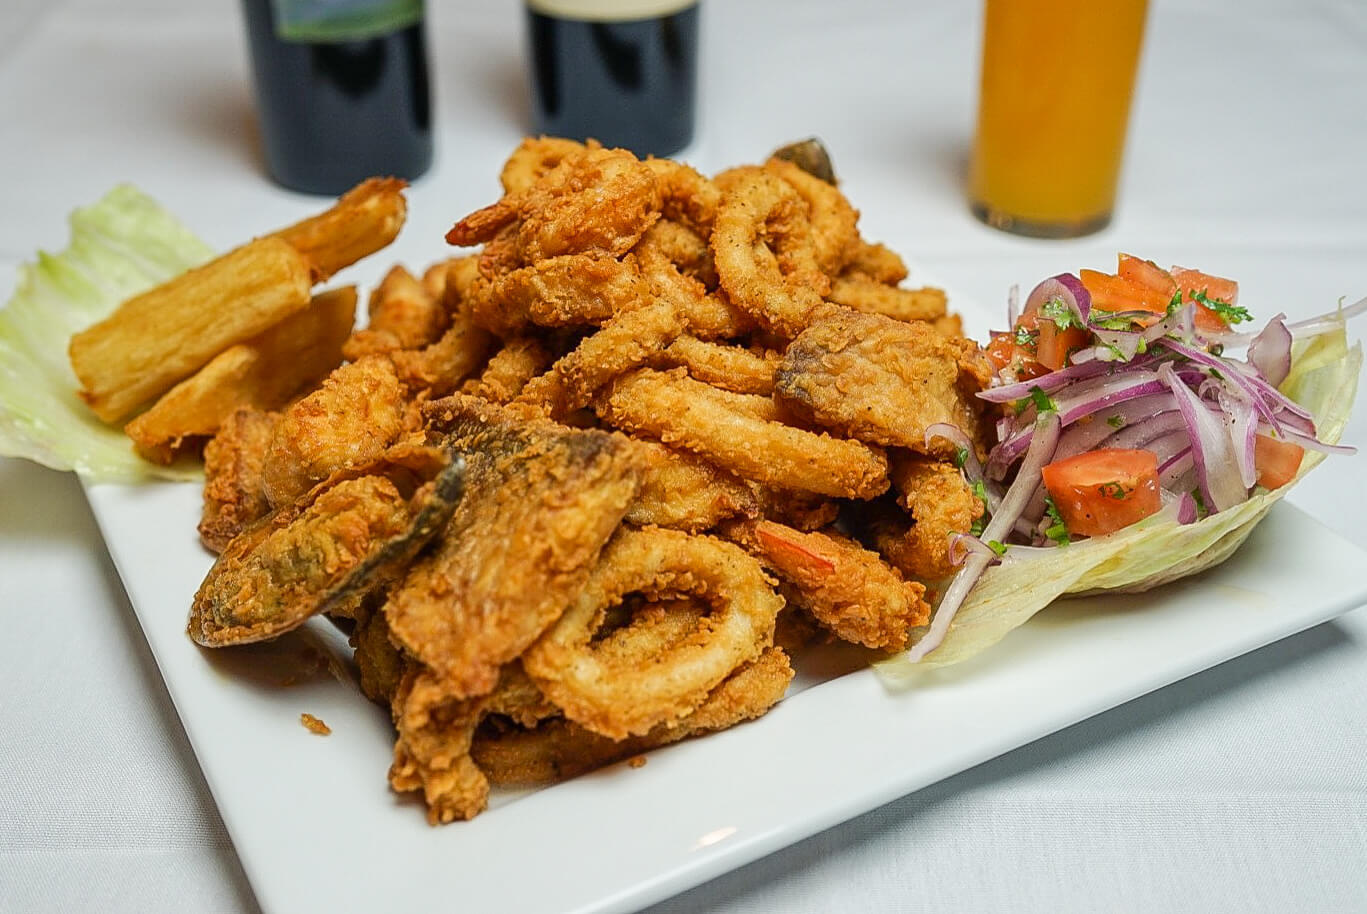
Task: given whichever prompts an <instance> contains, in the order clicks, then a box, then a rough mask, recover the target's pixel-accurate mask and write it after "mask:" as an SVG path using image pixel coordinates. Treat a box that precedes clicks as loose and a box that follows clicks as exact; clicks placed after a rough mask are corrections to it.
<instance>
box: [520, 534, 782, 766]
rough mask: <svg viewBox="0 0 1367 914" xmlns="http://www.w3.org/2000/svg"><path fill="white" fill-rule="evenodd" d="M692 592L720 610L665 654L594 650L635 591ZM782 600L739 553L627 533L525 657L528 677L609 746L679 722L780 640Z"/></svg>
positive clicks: (683, 538) (686, 538)
mask: <svg viewBox="0 0 1367 914" xmlns="http://www.w3.org/2000/svg"><path fill="white" fill-rule="evenodd" d="M638 591H639V592H644V593H646V594H647V595H649V594H666V595H675V594H692V595H694V596H697V597H700V598H702V599H703V600H704V601H706V602H707V603H708V604H710V606H711V607H712V612H711V613H709V614H707V615H705V616H699V617H698V627H697V629H696V631H695V633H694V634H693V635H691V636H689V637H686V638H683V639H682V640H679V641H677V643H675V644H674V645H673V646H671V647H668V648H667V649H666V650H664V651H663V652H650V651H645V652H642V653H641V655H639V656H636V655H631V656H622V654H623V653H624V652H622V651H617V650H614V649H613V648H612V647H611V646H608V647H605V648H603V649H601V650H600V649H599V647H598V646H596V645H594V644H593V643H592V641H593V637H594V634H595V632H596V631H597V629H598V628H599V626H600V625H601V623H602V621H603V618H604V616H605V613H606V612H607V610H608V609H609V608H611V607H613V606H615V605H617V604H618V603H620V602H622V600H623V599H624V598H625V597H627V596H628V595H629V594H631V593H633V592H638ZM782 608H783V600H782V599H781V598H780V597H779V596H778V595H777V594H776V593H774V590H773V587H772V585H771V584H770V582H769V580H768V578H767V577H766V576H765V574H764V572H763V570H762V569H761V568H760V565H759V563H758V562H757V561H756V560H755V559H754V558H752V557H751V556H749V555H748V554H746V552H745V551H744V550H743V549H741V548H739V547H738V546H736V545H734V544H732V543H727V542H724V541H722V540H719V539H716V538H714V537H709V536H692V535H689V534H686V533H681V532H679V531H677V530H661V529H657V528H649V529H635V528H630V527H623V528H622V529H621V530H619V531H618V532H617V534H616V535H615V536H614V537H613V538H612V540H611V541H609V543H608V545H607V546H606V547H604V549H603V553H602V556H601V557H600V559H599V562H598V565H597V566H596V567H595V568H594V570H593V573H592V574H590V576H589V579H588V582H587V583H586V584H585V585H584V588H583V589H582V590H581V591H580V593H579V595H578V596H577V597H576V598H575V599H573V600H572V601H571V602H570V605H569V607H568V608H567V609H566V610H565V612H564V614H563V615H561V617H560V618H559V619H558V620H557V621H556V623H555V624H554V625H552V626H551V627H550V628H549V629H547V630H546V632H545V633H544V634H543V635H542V636H541V638H540V639H538V640H537V641H536V642H535V643H534V644H532V646H531V647H529V648H528V649H527V651H526V653H524V654H523V655H522V665H523V667H524V668H525V669H526V671H527V675H528V676H530V677H531V678H532V681H533V682H535V683H536V684H537V686H538V687H539V688H540V689H541V691H542V692H543V693H545V695H546V697H547V698H549V699H550V700H551V701H552V702H554V703H555V705H556V706H557V707H559V708H560V709H561V710H562V711H563V712H564V714H565V716H566V717H567V718H569V719H570V720H572V721H574V722H575V723H577V724H579V725H580V726H582V727H585V728H587V729H589V730H592V731H594V732H595V733H600V734H602V735H603V736H606V737H608V738H610V739H624V738H626V737H628V736H640V735H642V734H645V733H647V732H649V731H650V730H651V728H653V727H655V726H656V725H658V724H662V723H666V722H668V721H673V720H678V719H679V718H681V717H683V716H684V715H686V714H688V713H689V712H690V711H692V710H693V709H695V708H697V707H698V706H699V705H700V704H702V702H703V701H704V700H706V698H707V695H708V693H709V692H711V691H712V689H713V688H715V687H716V686H717V684H718V683H720V682H721V681H722V680H724V679H726V677H727V676H729V675H731V673H732V671H734V670H735V669H736V668H737V667H739V666H740V665H741V664H743V663H748V662H750V661H752V660H755V659H756V658H757V657H759V655H760V654H761V653H762V652H763V651H764V649H765V648H767V647H769V646H770V645H771V644H772V643H773V637H774V623H775V620H776V619H777V617H778V612H779V610H780V609H782Z"/></svg>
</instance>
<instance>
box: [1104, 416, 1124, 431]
mask: <svg viewBox="0 0 1367 914" xmlns="http://www.w3.org/2000/svg"><path fill="white" fill-rule="evenodd" d="M1106 424H1107V425H1109V426H1110V427H1111V428H1124V427H1125V417H1124V416H1107V417H1106Z"/></svg>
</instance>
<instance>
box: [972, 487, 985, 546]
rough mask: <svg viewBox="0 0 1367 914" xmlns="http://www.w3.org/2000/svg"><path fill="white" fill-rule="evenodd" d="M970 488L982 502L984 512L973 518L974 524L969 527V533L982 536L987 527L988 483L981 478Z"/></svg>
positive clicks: (974, 495)
mask: <svg viewBox="0 0 1367 914" xmlns="http://www.w3.org/2000/svg"><path fill="white" fill-rule="evenodd" d="M968 490H969V491H970V492H972V493H973V497H974V498H976V499H978V501H979V502H981V503H982V506H983V509H982V512H981V513H979V514H978V516H977V517H975V518H974V519H973V525H972V527H970V528H969V531H968V532H969V533H972V534H973V535H974V536H982V535H983V530H985V529H987V484H986V483H984V482H983V481H982V480H981V479H978V480H975V481H974V482H973V484H972V485H971V486H969V487H968Z"/></svg>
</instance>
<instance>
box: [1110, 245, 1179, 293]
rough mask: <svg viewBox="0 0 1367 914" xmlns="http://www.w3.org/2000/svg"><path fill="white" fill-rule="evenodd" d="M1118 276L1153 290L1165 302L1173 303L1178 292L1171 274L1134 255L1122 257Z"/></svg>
mask: <svg viewBox="0 0 1367 914" xmlns="http://www.w3.org/2000/svg"><path fill="white" fill-rule="evenodd" d="M1116 274H1117V275H1118V276H1120V277H1121V278H1123V279H1128V280H1129V281H1130V282H1132V283H1136V284H1138V285H1141V286H1143V287H1144V288H1146V289H1152V290H1153V291H1154V292H1156V293H1157V294H1158V295H1159V296H1161V297H1162V298H1163V299H1164V300H1165V301H1172V294H1173V293H1174V292H1176V291H1177V280H1175V279H1173V278H1172V274H1171V273H1169V272H1168V271H1167V270H1165V269H1163V268H1162V267H1160V266H1159V265H1158V264H1156V263H1154V262H1153V261H1152V260H1145V259H1144V258H1142V257H1135V256H1134V255H1133V254H1121V255H1120V265H1119V268H1118V269H1117V270H1116Z"/></svg>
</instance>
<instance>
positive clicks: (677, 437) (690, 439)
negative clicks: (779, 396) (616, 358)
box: [598, 368, 888, 499]
mask: <svg viewBox="0 0 1367 914" xmlns="http://www.w3.org/2000/svg"><path fill="white" fill-rule="evenodd" d="M744 397H745V395H744V394H733V393H731V392H729V391H724V390H718V389H717V388H715V387H712V386H711V385H709V384H704V383H703V382H702V381H696V380H694V379H692V378H690V377H688V373H687V372H686V371H684V370H683V369H682V368H676V369H672V370H670V371H655V370H653V369H641V370H638V371H634V372H632V373H631V374H628V375H625V376H623V377H621V378H618V379H617V380H616V381H614V382H613V384H612V387H611V388H610V389H609V390H608V391H607V392H606V395H605V396H603V397H601V398H600V401H599V407H598V408H599V413H600V415H602V416H603V418H605V419H607V420H608V421H609V422H611V423H612V424H613V425H615V426H617V427H619V428H623V429H627V430H628V431H632V432H636V433H639V434H644V435H648V436H650V437H652V438H657V439H659V440H661V441H663V442H664V443H665V444H668V445H672V446H674V447H681V448H683V449H684V450H688V451H692V452H693V453H695V454H700V455H702V456H704V457H706V458H708V459H709V460H711V461H712V462H714V463H716V464H718V465H719V466H722V467H725V468H727V469H729V470H732V471H734V472H735V473H737V474H738V475H740V476H741V477H743V478H745V479H752V480H755V481H756V482H760V483H763V484H765V485H770V486H778V487H780V488H787V489H797V490H799V491H803V492H817V493H819V494H822V495H831V496H835V497H839V498H861V499H867V498H873V497H875V496H877V495H880V494H882V493H883V492H884V491H885V490H886V489H887V487H888V473H887V469H888V461H887V456H886V455H885V454H884V453H883V451H882V450H881V449H879V448H877V447H874V446H871V445H867V444H864V443H863V442H860V441H855V440H853V439H849V438H833V437H831V436H830V435H827V434H825V433H818V432H810V431H807V430H806V429H801V428H795V427H793V426H790V425H784V424H783V423H781V422H777V421H773V420H772V419H767V418H762V417H759V416H756V415H755V414H754V413H753V412H752V411H750V410H747V409H743V408H738V405H739V404H740V403H743V402H745V401H743V400H738V398H744ZM757 399H761V398H757ZM771 406H772V404H771Z"/></svg>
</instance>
